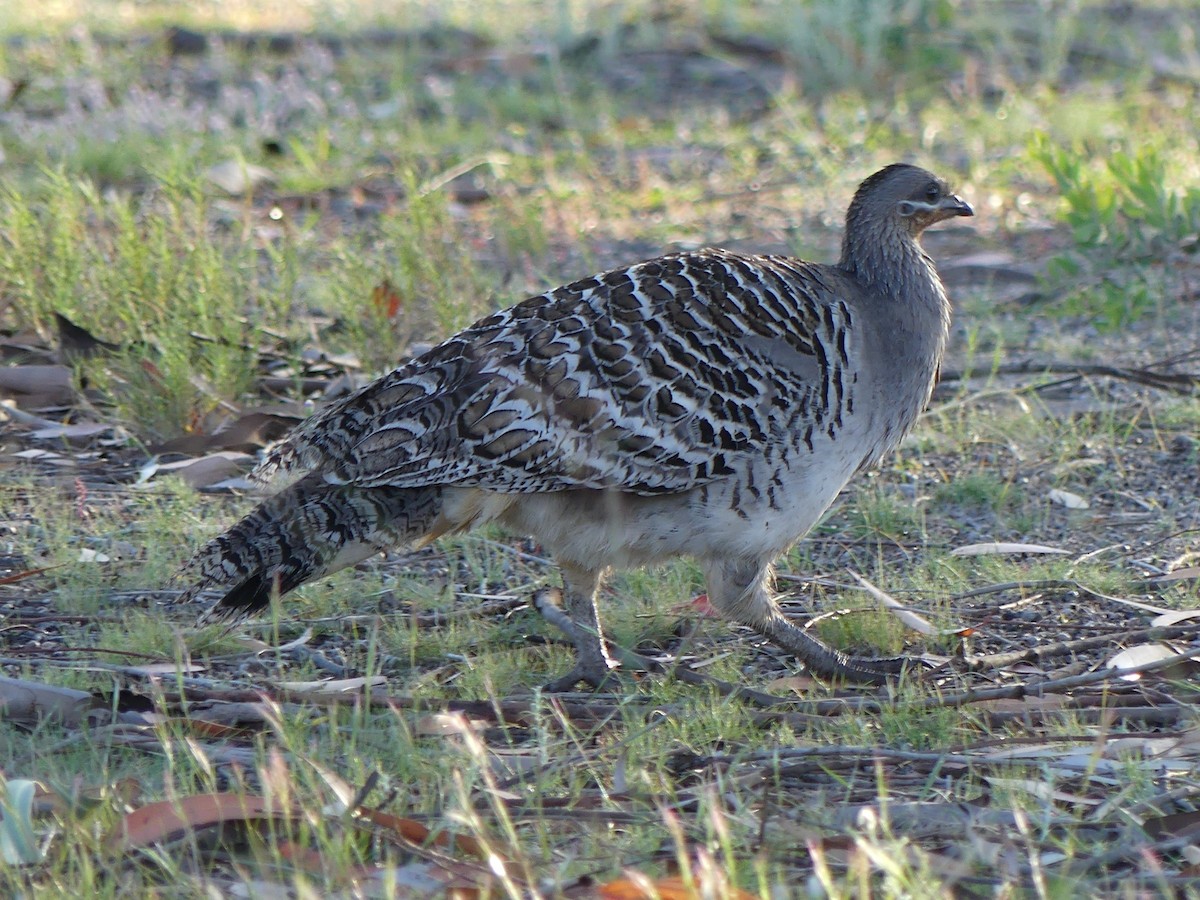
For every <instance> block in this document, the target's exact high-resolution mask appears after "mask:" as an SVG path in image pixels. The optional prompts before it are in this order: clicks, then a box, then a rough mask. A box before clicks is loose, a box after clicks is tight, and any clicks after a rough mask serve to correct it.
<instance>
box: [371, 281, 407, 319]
mask: <svg viewBox="0 0 1200 900" xmlns="http://www.w3.org/2000/svg"><path fill="white" fill-rule="evenodd" d="M403 305H404V299H403V297H401V296H400V292H399V291H398V290H396V286H395V285H393V284H392V282H391V281H389V280H388V279H387V278H385V279H383V281H381V282H379V284H377V285H375V287H374V288H373V289H372V290H371V306H373V307H374V308H375V310H376V311H377V312H379V313H381V314H382V315H383V316H385V317H386V318H388V319H394V318H396V315H397V314H398V313H399V312H400V308H401V307H402V306H403Z"/></svg>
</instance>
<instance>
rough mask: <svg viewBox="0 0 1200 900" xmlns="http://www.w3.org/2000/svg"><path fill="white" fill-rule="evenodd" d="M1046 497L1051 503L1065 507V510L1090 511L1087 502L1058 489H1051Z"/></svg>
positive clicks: (1089, 505)
mask: <svg viewBox="0 0 1200 900" xmlns="http://www.w3.org/2000/svg"><path fill="white" fill-rule="evenodd" d="M1048 496H1049V497H1050V502H1051V503H1057V504H1058V505H1059V506H1065V507H1066V508H1067V509H1091V507H1092V505H1091V504H1090V503H1088V502H1087V500H1085V499H1083V497H1080V496H1079V495H1078V494H1073V493H1071V492H1070V491H1064V490H1060V489H1059V488H1051V489H1050V493H1049V494H1048Z"/></svg>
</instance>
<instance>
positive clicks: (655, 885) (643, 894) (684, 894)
mask: <svg viewBox="0 0 1200 900" xmlns="http://www.w3.org/2000/svg"><path fill="white" fill-rule="evenodd" d="M599 893H600V896H601V897H603V898H604V900H654V898H656V897H658V898H661V900H700V897H702V896H703V894H702V893H701V892H700V891H698V890H696V888H695V887H694V886H692V885H689V884H688V883H687V882H686V881H684V880H683V879H682V878H680V877H679V876H677V875H672V876H670V877H668V878H659V879H657V880H656V881H651V880H650V879H648V878H645V877H641V878H637V877H628V878H618V879H617V880H616V881H610V882H608V883H607V884H602V885H600V888H599ZM721 896H723V897H733V898H736V900H754V895H753V894H747V893H746V892H745V891H742V890H738V889H736V888H729V889H727V890H725V891H723V892H722V894H721Z"/></svg>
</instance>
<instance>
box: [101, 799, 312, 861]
mask: <svg viewBox="0 0 1200 900" xmlns="http://www.w3.org/2000/svg"><path fill="white" fill-rule="evenodd" d="M291 816H292V814H291V813H287V812H284V811H283V810H279V809H272V804H271V803H270V801H268V800H267V798H266V797H258V796H255V795H253V794H235V793H226V794H194V795H192V796H190V797H180V798H178V799H175V800H160V801H159V802H157V803H149V804H147V805H146V806H143V807H140V808H138V809H135V810H134V811H133V812H131V813H129V814H127V815H126V816H125V818H124V820H123V821H122V822H121V825H120V826H119V827H118V828H117V830H116V831H114V832H113V833H112V834H111V835H110V836H109V839H108V844H109V847H110V849H112V850H117V851H120V850H134V849H137V848H138V847H148V846H150V845H151V844H161V843H165V842H167V841H170V840H173V839H175V838H178V837H181V836H182V835H183V834H185V833H186V832H189V831H196V830H199V829H202V828H211V827H212V826H214V825H220V824H222V823H224V822H258V821H266V820H271V819H274V820H282V819H288V818H291Z"/></svg>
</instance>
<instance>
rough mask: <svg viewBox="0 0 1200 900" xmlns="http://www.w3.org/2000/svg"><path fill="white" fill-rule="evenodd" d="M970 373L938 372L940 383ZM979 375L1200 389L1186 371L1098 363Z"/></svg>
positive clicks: (1029, 366) (1199, 378) (1026, 365)
mask: <svg viewBox="0 0 1200 900" xmlns="http://www.w3.org/2000/svg"><path fill="white" fill-rule="evenodd" d="M1162 364H1163V363H1152V364H1151V365H1162ZM969 374H970V373H967V372H956V371H945V370H943V371H942V373H941V381H943V382H945V381H962V380H963V379H964V378H966V377H968V376H969ZM978 374H980V375H1041V374H1051V375H1070V376H1073V377H1075V378H1082V377H1084V376H1087V375H1097V376H1101V377H1107V378H1117V379H1120V380H1122V381H1132V382H1134V383H1136V384H1141V385H1145V386H1146V387H1152V388H1156V389H1158V390H1160V391H1169V392H1171V393H1176V394H1185V395H1190V394H1192V393H1193V392H1194V391H1195V390H1196V388H1198V387H1200V374H1192V373H1189V372H1154V371H1151V370H1150V369H1149V368H1142V369H1136V368H1125V367H1124V366H1106V365H1100V364H1085V363H1064V362H1050V363H1033V362H1021V363H1009V364H1007V365H1002V366H997V367H995V368H989V369H988V370H987V371H986V372H980V373H978ZM1041 387H1045V385H1036V386H1030V387H1028V388H1026V390H1038V389H1039V388H1041Z"/></svg>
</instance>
